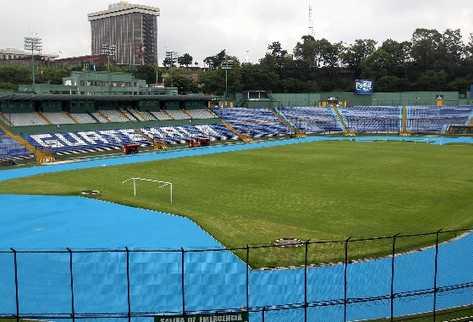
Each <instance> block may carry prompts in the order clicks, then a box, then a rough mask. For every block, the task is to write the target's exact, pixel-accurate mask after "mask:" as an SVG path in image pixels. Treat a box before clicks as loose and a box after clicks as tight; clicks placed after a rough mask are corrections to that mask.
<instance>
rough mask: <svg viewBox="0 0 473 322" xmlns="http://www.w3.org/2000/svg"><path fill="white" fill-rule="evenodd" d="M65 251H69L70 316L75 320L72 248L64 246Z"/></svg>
mask: <svg viewBox="0 0 473 322" xmlns="http://www.w3.org/2000/svg"><path fill="white" fill-rule="evenodd" d="M66 249H67V252H68V253H69V277H70V280H69V286H70V288H71V316H72V322H75V320H76V305H75V295H74V266H73V258H72V250H71V249H70V248H66Z"/></svg>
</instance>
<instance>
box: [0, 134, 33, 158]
mask: <svg viewBox="0 0 473 322" xmlns="http://www.w3.org/2000/svg"><path fill="white" fill-rule="evenodd" d="M33 157H34V156H33V155H32V154H31V153H29V152H28V151H27V150H26V149H25V148H24V147H23V146H22V145H20V144H18V143H17V142H16V141H14V140H12V139H11V138H10V137H8V136H7V135H5V133H4V132H2V131H0V162H1V161H19V160H27V159H33Z"/></svg>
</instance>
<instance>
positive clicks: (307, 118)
mask: <svg viewBox="0 0 473 322" xmlns="http://www.w3.org/2000/svg"><path fill="white" fill-rule="evenodd" d="M279 112H280V113H282V115H283V117H284V118H285V119H287V120H288V121H289V122H290V123H291V124H292V125H293V126H294V127H296V128H298V129H300V130H301V131H303V132H305V133H308V134H315V133H336V132H342V131H343V128H342V126H341V125H340V124H339V122H338V121H337V119H336V116H335V114H334V113H333V111H332V109H327V108H319V107H295V108H282V109H280V110H279Z"/></svg>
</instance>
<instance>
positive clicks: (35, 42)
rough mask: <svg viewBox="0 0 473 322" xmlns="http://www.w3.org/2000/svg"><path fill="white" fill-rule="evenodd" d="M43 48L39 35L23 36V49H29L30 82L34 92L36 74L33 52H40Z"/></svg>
mask: <svg viewBox="0 0 473 322" xmlns="http://www.w3.org/2000/svg"><path fill="white" fill-rule="evenodd" d="M42 49H43V41H42V39H41V38H39V37H25V50H27V51H31V66H32V83H33V92H35V85H36V75H35V64H34V63H35V62H34V54H35V52H40V51H41V50H42Z"/></svg>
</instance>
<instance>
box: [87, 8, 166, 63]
mask: <svg viewBox="0 0 473 322" xmlns="http://www.w3.org/2000/svg"><path fill="white" fill-rule="evenodd" d="M159 14H160V11H159V8H157V7H150V6H143V5H137V4H131V3H127V2H126V1H122V2H119V3H116V4H112V5H110V6H109V8H108V10H104V11H99V12H94V13H91V14H89V21H90V25H91V29H92V55H100V54H104V53H108V54H109V55H111V56H113V57H114V61H115V62H116V63H117V64H122V65H144V64H156V63H157V61H158V58H157V54H158V16H159Z"/></svg>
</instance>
